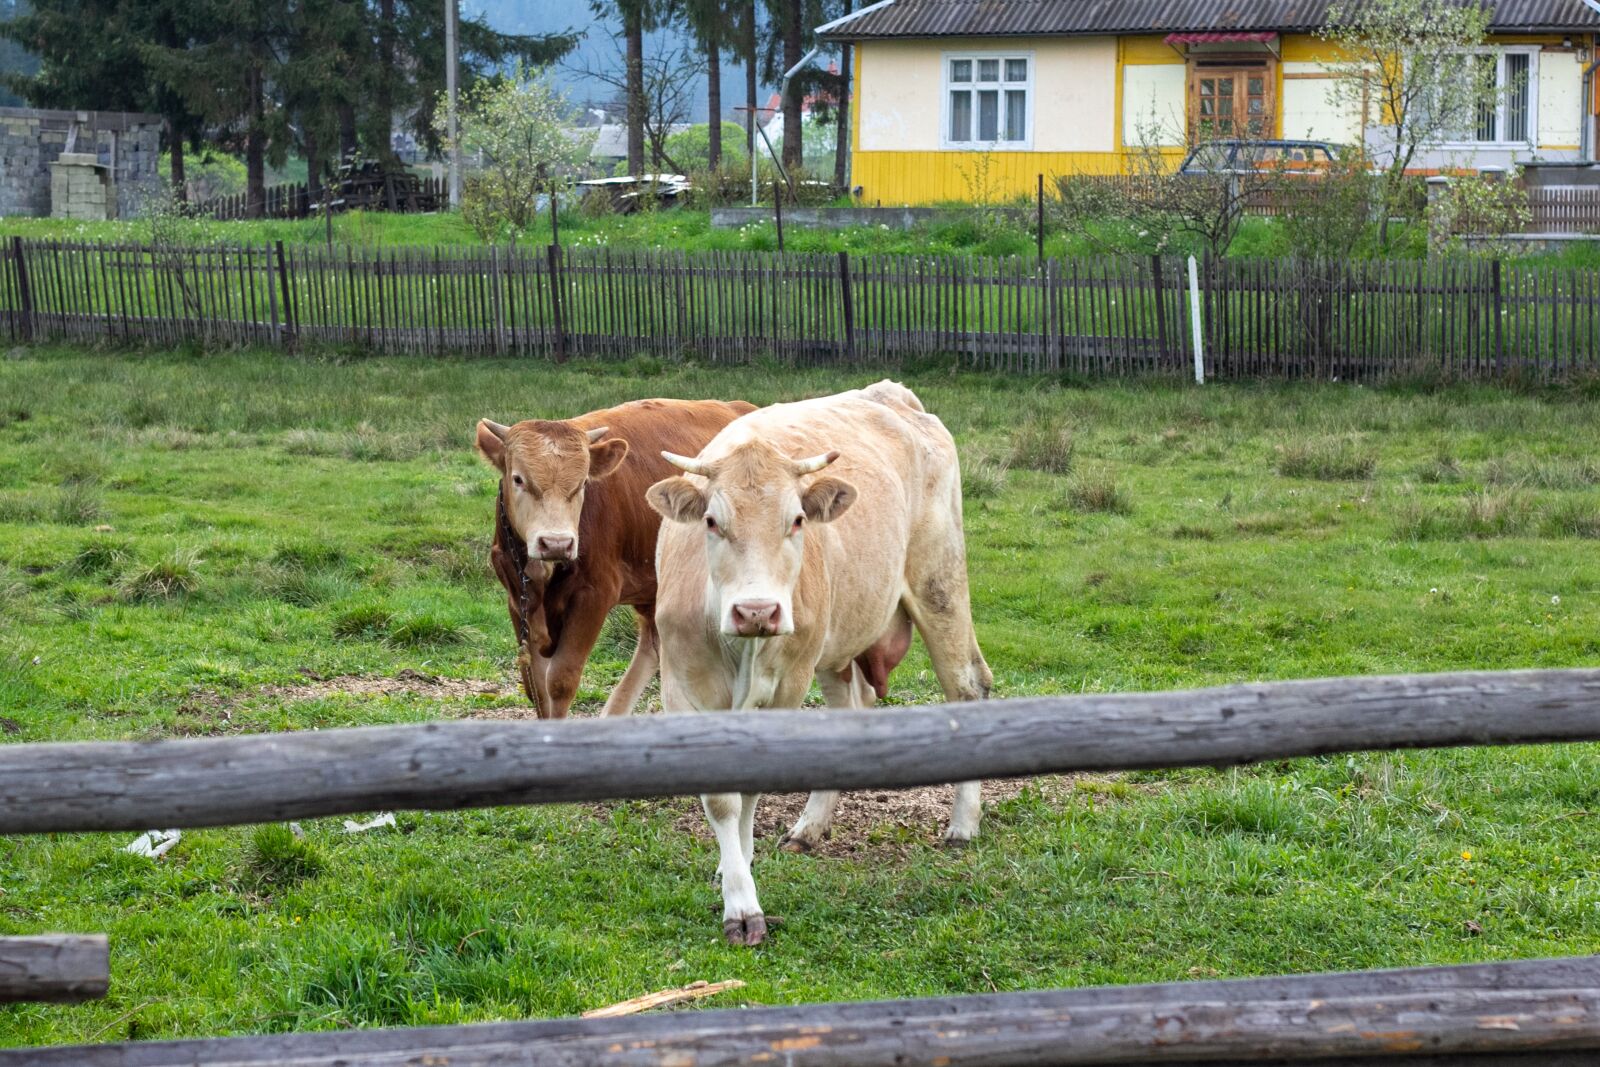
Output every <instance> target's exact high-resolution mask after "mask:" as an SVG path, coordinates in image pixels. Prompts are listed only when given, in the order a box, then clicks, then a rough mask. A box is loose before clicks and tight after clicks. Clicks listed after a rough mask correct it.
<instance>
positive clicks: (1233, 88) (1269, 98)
mask: <svg viewBox="0 0 1600 1067" xmlns="http://www.w3.org/2000/svg"><path fill="white" fill-rule="evenodd" d="M1273 82H1274V78H1273V71H1272V68H1271V66H1270V65H1269V62H1268V61H1267V60H1265V59H1248V60H1240V59H1202V60H1190V63H1189V140H1190V143H1191V144H1201V143H1203V142H1205V141H1214V140H1217V139H1219V138H1235V137H1241V138H1251V139H1260V138H1264V137H1271V136H1273V132H1274V130H1275V129H1276V123H1275V120H1274V112H1275V107H1276V101H1275V100H1274V94H1273Z"/></svg>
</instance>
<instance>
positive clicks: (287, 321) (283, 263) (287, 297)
mask: <svg viewBox="0 0 1600 1067" xmlns="http://www.w3.org/2000/svg"><path fill="white" fill-rule="evenodd" d="M274 251H276V253H277V256H278V285H279V287H280V288H281V289H282V291H283V322H284V326H285V327H286V328H287V330H288V338H289V340H290V341H291V342H292V341H293V340H294V338H295V326H296V321H295V313H294V296H293V292H294V291H293V290H292V289H291V288H290V286H289V264H288V260H287V259H286V258H285V257H284V254H283V242H282V241H278V242H276V243H275V244H274Z"/></svg>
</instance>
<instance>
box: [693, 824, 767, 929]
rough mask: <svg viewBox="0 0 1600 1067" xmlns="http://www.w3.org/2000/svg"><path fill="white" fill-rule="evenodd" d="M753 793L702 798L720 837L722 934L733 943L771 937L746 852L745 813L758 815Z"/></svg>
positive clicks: (714, 830) (717, 835) (712, 825)
mask: <svg viewBox="0 0 1600 1067" xmlns="http://www.w3.org/2000/svg"><path fill="white" fill-rule="evenodd" d="M755 801H756V797H755V795H753V794H750V795H744V794H739V793H711V794H708V795H706V796H702V797H701V798H700V803H701V804H703V805H704V806H705V809H706V818H707V819H709V820H710V821H711V832H712V833H713V834H715V835H716V837H717V849H718V852H719V853H720V857H721V858H720V861H719V862H718V864H717V873H718V874H719V875H720V876H721V877H722V933H723V936H724V937H726V938H727V939H728V944H730V945H759V944H761V942H762V941H764V940H765V939H766V936H767V920H766V919H765V918H764V917H763V916H762V914H761V902H760V901H759V900H757V899H756V882H755V878H754V877H753V876H752V875H751V874H750V856H749V854H748V853H747V852H746V851H745V849H746V844H745V840H744V838H745V832H744V824H745V812H746V810H748V811H749V812H750V816H751V818H752V819H753V818H754V816H755Z"/></svg>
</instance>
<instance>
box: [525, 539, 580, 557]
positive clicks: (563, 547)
mask: <svg viewBox="0 0 1600 1067" xmlns="http://www.w3.org/2000/svg"><path fill="white" fill-rule="evenodd" d="M573 544H574V542H573V539H572V538H570V537H560V536H551V535H549V534H540V535H539V536H538V537H535V538H534V539H533V551H534V553H535V554H537V555H538V557H539V558H540V559H556V560H560V559H571V558H572V556H573V552H572V548H573Z"/></svg>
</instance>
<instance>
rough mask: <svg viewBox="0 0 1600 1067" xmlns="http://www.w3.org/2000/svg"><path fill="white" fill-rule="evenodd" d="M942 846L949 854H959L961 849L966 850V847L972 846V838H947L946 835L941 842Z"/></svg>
mask: <svg viewBox="0 0 1600 1067" xmlns="http://www.w3.org/2000/svg"><path fill="white" fill-rule="evenodd" d="M943 844H944V847H945V848H947V849H949V850H950V851H951V852H959V851H961V850H962V849H964V848H967V847H968V846H970V845H971V844H972V838H970V837H951V836H949V835H948V834H947V835H945V839H944V841H943Z"/></svg>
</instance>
